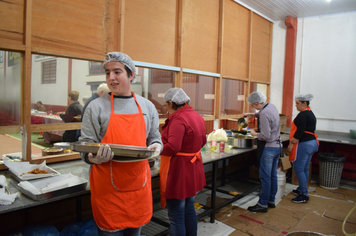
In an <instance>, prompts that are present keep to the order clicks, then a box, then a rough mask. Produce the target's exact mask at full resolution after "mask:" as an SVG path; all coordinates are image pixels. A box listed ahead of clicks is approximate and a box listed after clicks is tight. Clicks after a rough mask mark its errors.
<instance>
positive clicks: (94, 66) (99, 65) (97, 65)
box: [89, 61, 105, 75]
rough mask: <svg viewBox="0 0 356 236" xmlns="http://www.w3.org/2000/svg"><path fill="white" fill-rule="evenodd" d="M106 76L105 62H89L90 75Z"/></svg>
mask: <svg viewBox="0 0 356 236" xmlns="http://www.w3.org/2000/svg"><path fill="white" fill-rule="evenodd" d="M101 74H105V70H104V68H103V62H92V61H90V62H89V75H101Z"/></svg>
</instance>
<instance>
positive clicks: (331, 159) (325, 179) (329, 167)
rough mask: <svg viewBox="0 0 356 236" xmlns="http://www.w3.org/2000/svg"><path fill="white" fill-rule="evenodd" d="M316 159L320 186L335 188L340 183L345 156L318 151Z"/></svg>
mask: <svg viewBox="0 0 356 236" xmlns="http://www.w3.org/2000/svg"><path fill="white" fill-rule="evenodd" d="M318 159H319V184H320V187H322V188H326V189H337V188H338V187H339V184H340V179H341V174H342V169H343V168H344V163H345V162H346V157H345V156H342V155H339V154H335V153H328V152H320V153H319V154H318Z"/></svg>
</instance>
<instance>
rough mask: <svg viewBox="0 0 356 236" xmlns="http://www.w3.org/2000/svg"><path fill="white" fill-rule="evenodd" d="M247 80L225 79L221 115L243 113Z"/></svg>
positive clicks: (222, 88)
mask: <svg viewBox="0 0 356 236" xmlns="http://www.w3.org/2000/svg"><path fill="white" fill-rule="evenodd" d="M244 91H245V82H243V81H238V80H231V79H223V80H222V86H221V104H220V114H221V115H232V114H242V113H243V108H244V101H245V94H244Z"/></svg>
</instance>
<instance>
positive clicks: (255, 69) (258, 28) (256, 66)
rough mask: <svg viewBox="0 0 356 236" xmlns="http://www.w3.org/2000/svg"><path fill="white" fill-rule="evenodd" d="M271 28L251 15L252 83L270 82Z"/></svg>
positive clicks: (260, 19) (260, 18)
mask: <svg viewBox="0 0 356 236" xmlns="http://www.w3.org/2000/svg"><path fill="white" fill-rule="evenodd" d="M272 27H273V24H272V23H271V22H269V21H268V20H266V19H264V18H262V17H261V16H259V15H257V14H256V13H253V19H252V50H251V77H250V79H251V80H252V81H259V82H270V60H271V55H270V53H271V50H270V47H271V45H272V44H271V40H272V37H271V34H272Z"/></svg>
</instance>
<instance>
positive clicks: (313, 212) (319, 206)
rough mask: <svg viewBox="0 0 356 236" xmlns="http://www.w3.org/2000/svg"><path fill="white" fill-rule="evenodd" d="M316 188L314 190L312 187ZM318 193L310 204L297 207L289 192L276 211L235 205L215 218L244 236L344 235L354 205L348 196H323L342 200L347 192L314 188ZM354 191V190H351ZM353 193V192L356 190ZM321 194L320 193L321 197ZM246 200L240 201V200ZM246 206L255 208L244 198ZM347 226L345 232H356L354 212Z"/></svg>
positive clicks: (219, 212) (313, 194)
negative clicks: (295, 233) (263, 210)
mask: <svg viewBox="0 0 356 236" xmlns="http://www.w3.org/2000/svg"><path fill="white" fill-rule="evenodd" d="M312 188H314V187H312ZM315 189H316V190H315V191H314V192H313V191H312V192H310V195H309V196H310V201H309V202H308V203H307V204H295V203H293V202H292V201H291V200H292V198H294V197H295V196H294V195H293V194H292V193H289V194H288V195H286V196H285V197H283V198H282V201H281V202H280V203H279V204H278V206H277V207H276V208H274V209H268V213H266V214H265V213H252V212H249V211H247V210H245V209H243V208H240V207H236V206H233V207H231V208H229V210H228V211H226V209H224V208H223V209H221V210H220V211H218V212H217V214H216V219H217V220H219V221H221V222H223V223H224V224H227V225H229V226H231V227H233V228H235V229H236V231H234V233H235V235H239V234H236V233H237V232H238V233H240V234H241V235H243V234H247V235H256V236H257V235H267V236H268V235H271V236H272V235H273V236H275V235H285V234H287V233H290V232H295V231H311V232H316V233H322V234H326V235H343V233H342V228H341V227H342V222H343V220H344V219H345V217H346V215H347V214H348V212H349V211H350V210H351V208H352V207H353V204H355V203H354V202H352V201H349V200H348V199H347V198H348V197H345V198H344V199H343V200H341V199H334V198H330V197H325V196H323V195H320V194H322V193H328V194H329V195H334V196H338V197H339V198H340V196H341V197H344V196H347V194H346V195H343V194H341V193H344V194H345V193H347V192H348V190H344V189H342V190H341V189H340V190H339V191H338V192H337V193H335V192H327V191H324V190H321V188H320V187H317V186H315ZM351 191H352V190H351ZM353 191H354V190H353ZM318 193H320V194H318ZM243 199H244V198H242V199H240V200H238V201H241V200H243ZM245 203H246V204H248V205H253V203H252V202H249V201H248V200H246V199H245ZM347 222H348V223H347V224H346V232H348V233H354V232H356V214H355V213H353V214H352V215H351V216H350V217H349V219H348V221H347ZM231 235H233V234H231Z"/></svg>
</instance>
